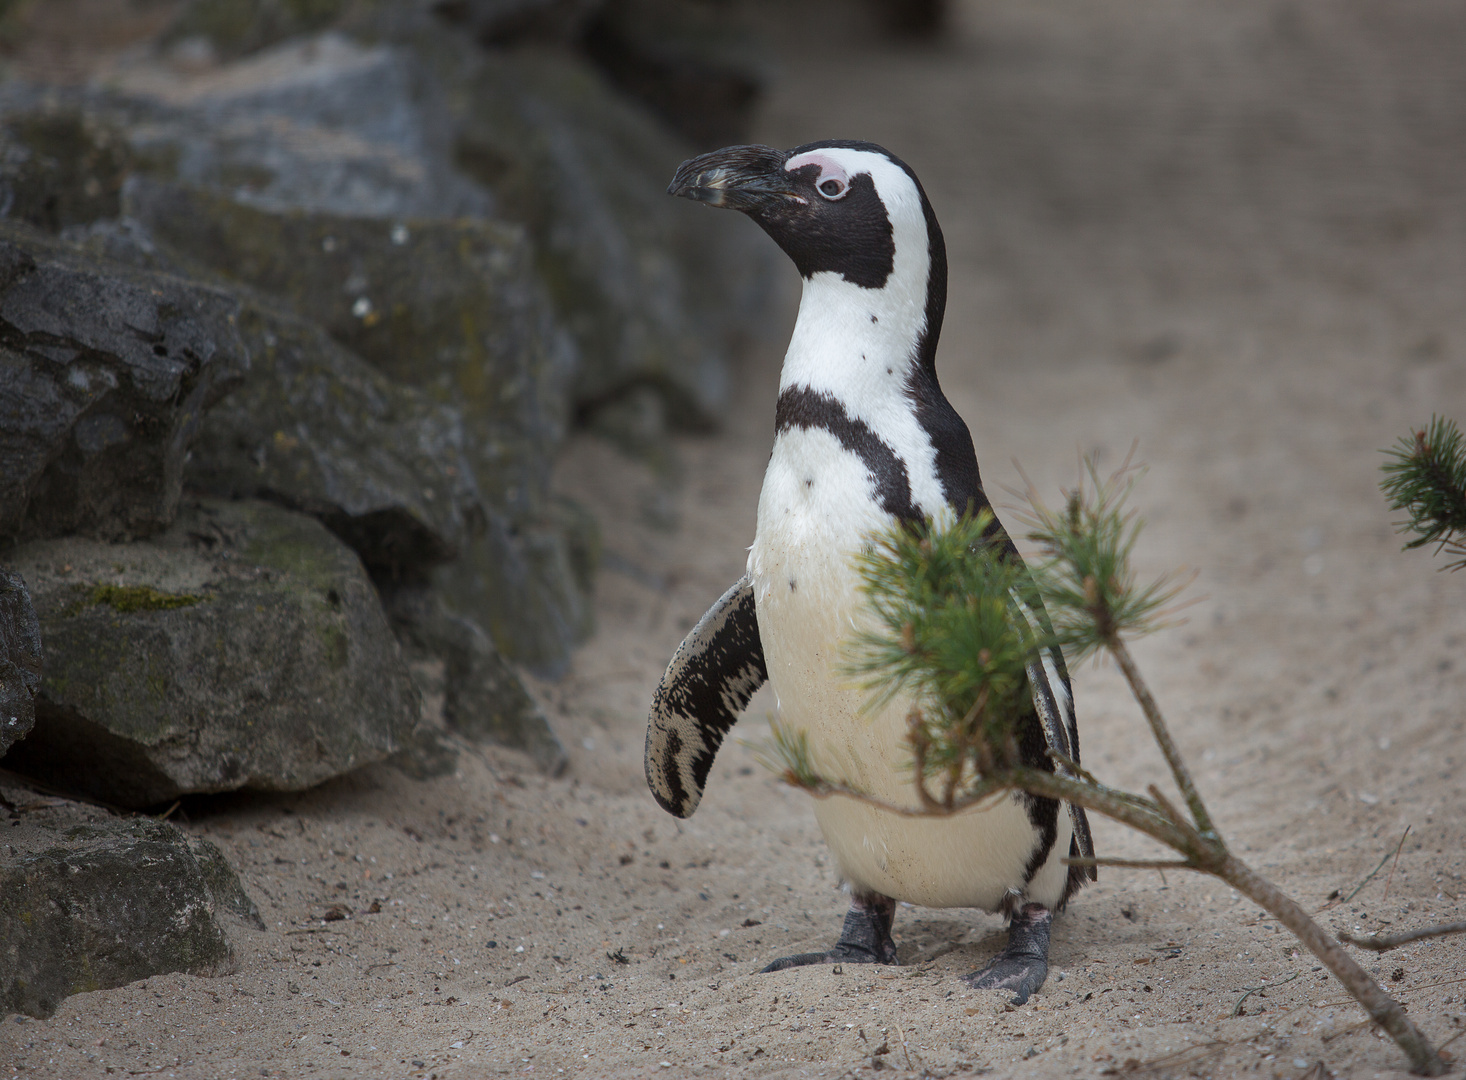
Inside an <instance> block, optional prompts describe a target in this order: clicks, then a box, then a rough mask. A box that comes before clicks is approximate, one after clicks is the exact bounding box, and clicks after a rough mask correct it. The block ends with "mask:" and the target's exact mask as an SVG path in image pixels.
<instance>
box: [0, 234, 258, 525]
mask: <svg viewBox="0 0 1466 1080" xmlns="http://www.w3.org/2000/svg"><path fill="white" fill-rule="evenodd" d="M238 311H239V305H238V303H237V301H236V300H235V299H234V297H232V296H231V295H229V294H228V293H227V292H223V291H220V290H218V289H214V288H210V287H208V286H206V285H200V284H194V283H192V282H188V281H184V280H182V279H180V278H176V277H172V276H170V275H165V274H156V273H149V272H146V271H142V270H138V269H136V268H134V267H130V266H125V265H123V264H121V263H116V262H112V261H110V260H107V259H102V258H96V257H93V256H90V255H87V254H84V253H81V252H78V251H76V250H74V249H73V248H70V247H69V246H66V245H63V244H61V243H59V242H57V241H55V240H53V239H51V238H48V237H45V236H42V235H41V234H39V233H37V232H35V231H34V230H32V229H30V228H28V227H26V226H24V225H19V224H15V223H5V222H0V385H3V386H4V387H5V388H6V393H5V395H4V404H3V412H0V461H3V462H4V468H3V469H0V538H7V537H16V536H19V537H25V538H29V537H39V536H55V535H61V534H65V533H69V532H78V531H79V532H85V533H87V534H89V535H92V536H97V537H102V538H106V539H120V538H126V537H135V536H146V535H148V534H150V533H153V532H157V531H158V530H160V529H163V528H165V527H167V525H168V524H169V522H171V521H172V520H173V515H174V512H175V511H176V509H177V505H178V499H179V496H180V494H181V491H182V483H183V462H184V458H185V457H186V455H187V453H188V449H189V446H190V444H191V443H192V441H193V437H194V435H195V434H196V433H197V431H198V424H199V420H200V418H201V417H202V415H203V413H204V411H205V410H206V409H207V408H208V407H209V406H210V405H212V404H213V403H214V402H215V401H217V400H218V399H219V398H220V397H221V396H222V395H223V394H224V393H226V392H227V391H228V390H229V389H230V388H231V387H232V386H234V385H236V384H237V383H238V381H239V380H240V379H241V377H242V376H243V374H244V372H245V371H246V370H247V369H248V366H249V356H248V354H247V353H246V352H245V350H244V347H243V344H242V342H241V341H240V339H239V333H238V329H237V326H236V321H235V320H236V316H237V314H238Z"/></svg>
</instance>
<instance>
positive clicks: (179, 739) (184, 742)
mask: <svg viewBox="0 0 1466 1080" xmlns="http://www.w3.org/2000/svg"><path fill="white" fill-rule="evenodd" d="M7 558H8V561H9V562H10V564H11V565H12V566H14V567H16V568H17V569H18V570H20V571H21V572H22V573H24V575H25V577H26V580H27V582H29V583H30V585H31V591H32V596H33V597H34V599H35V602H36V609H37V612H38V614H39V616H40V621H41V633H42V637H43V640H44V642H45V673H44V678H43V680H42V684H41V693H40V695H39V697H38V698H37V707H36V726H35V729H34V730H33V731H32V732H31V735H30V736H29V737H28V738H27V739H26V740H25V741H24V742H21V743H19V744H17V745H16V746H15V747H13V748H12V749H11V751H10V754H9V756H8V757H7V759H6V760H7V765H8V766H9V767H10V768H13V769H15V770H16V771H19V772H23V773H26V774H27V775H31V776H35V777H38V778H40V779H43V780H45V781H47V782H49V783H52V784H55V785H56V786H58V787H62V788H64V789H68V790H74V791H81V792H85V793H87V794H89V795H91V796H93V797H96V798H101V799H104V800H106V801H108V802H111V803H114V804H117V805H122V806H151V805H156V804H159V803H162V802H165V801H167V800H170V799H173V798H176V797H177V796H179V795H181V794H185V793H190V792H213V791H229V790H233V789H236V788H242V787H249V788H256V789H264V790H299V789H303V788H307V787H310V786H312V785H314V784H318V783H320V782H321V781H323V780H326V779H329V778H330V777H332V776H336V775H339V774H341V773H344V772H346V771H348V770H350V769H354V768H356V767H358V766H360V765H364V764H367V763H368V762H372V761H378V760H381V759H383V758H385V757H387V756H389V755H390V754H392V753H393V752H395V751H396V750H397V749H398V747H399V743H400V741H401V739H403V738H404V737H406V736H408V735H410V734H411V733H412V731H413V730H414V729H415V728H416V726H417V724H418V718H419V703H418V698H417V693H416V691H415V690H414V688H413V686H412V683H411V679H410V677H409V675H408V672H407V669H406V667H405V665H404V664H403V661H402V658H401V655H400V652H399V649H398V646H397V643H396V641H395V640H394V639H393V636H392V632H391V629H390V628H389V627H388V625H387V621H386V617H385V616H384V615H383V613H382V609H381V605H380V603H379V601H378V598H377V594H376V590H375V589H374V587H373V586H372V584H371V581H370V580H369V579H368V578H367V575H366V573H365V571H364V570H363V568H362V566H361V563H360V562H359V560H358V559H357V558H356V556H355V554H353V553H352V552H351V551H350V549H348V548H346V547H345V546H344V545H342V544H341V543H340V541H338V540H337V539H336V538H335V537H334V536H332V535H331V534H330V533H329V532H328V531H327V530H326V529H325V528H324V527H323V526H321V525H320V524H319V523H318V522H316V521H315V520H314V519H312V518H310V517H307V516H305V515H302V514H296V513H293V512H291V511H288V510H284V509H282V508H280V507H277V506H274V505H272V504H269V503H264V502H254V501H243V502H228V501H224V500H213V499H211V500H203V501H202V502H200V503H198V504H196V505H193V504H190V505H188V506H186V507H185V508H184V510H183V511H182V512H181V513H180V515H179V518H178V520H177V521H176V522H175V523H174V525H173V527H172V528H171V529H169V530H168V531H167V532H166V533H165V534H163V535H161V536H159V537H157V538H155V539H153V540H149V541H142V542H137V543H133V544H103V543H100V542H97V541H91V540H86V539H82V538H79V537H69V538H65V539H61V540H52V541H44V542H35V543H31V544H26V545H24V546H22V547H20V548H18V549H16V550H15V551H13V552H11V553H10V554H9V555H8V557H7Z"/></svg>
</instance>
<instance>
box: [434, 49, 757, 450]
mask: <svg viewBox="0 0 1466 1080" xmlns="http://www.w3.org/2000/svg"><path fill="white" fill-rule="evenodd" d="M418 47H419V48H420V49H422V50H423V52H424V54H425V55H433V56H436V58H437V63H436V65H435V68H436V70H438V71H440V72H441V73H443V77H444V79H445V80H446V81H447V82H448V84H449V86H450V89H451V90H452V93H451V94H450V95H449V99H450V101H451V102H453V103H454V104H455V105H456V106H457V108H458V109H459V112H458V125H459V137H458V144H457V152H458V161H459V163H460V165H461V166H462V167H463V168H464V169H465V170H466V171H467V172H469V173H470V174H471V175H473V176H474V177H476V178H478V179H479V180H480V181H481V182H483V183H484V184H485V185H487V186H488V187H490V188H492V189H493V191H494V192H495V194H496V196H497V197H498V200H499V205H500V209H501V211H502V213H503V214H504V215H505V216H507V217H511V218H513V219H514V220H517V221H522V222H524V223H526V224H527V225H528V226H529V229H530V232H531V235H532V236H533V238H534V240H535V242H536V245H537V247H538V250H539V258H540V270H541V273H542V275H543V276H544V280H545V282H546V284H547V286H548V288H549V290H550V295H551V297H552V299H553V301H554V303H555V307H556V310H557V311H558V312H559V313H560V316H561V318H562V320H563V321H564V323H565V325H566V326H568V327H569V328H570V330H571V331H572V333H574V334H575V336H576V340H577V341H578V343H579V345H580V350H581V367H580V372H579V374H578V376H577V380H576V390H575V396H576V404H577V409H578V410H579V413H580V414H581V415H582V416H586V415H588V414H591V413H594V411H595V410H596V409H598V408H600V407H602V406H604V405H606V404H607V403H609V402H611V401H614V400H615V399H617V398H618V397H619V396H620V395H623V394H626V393H628V392H630V391H632V390H633V389H635V388H637V387H640V386H643V385H650V386H652V387H654V388H655V389H656V390H657V391H658V392H659V393H660V394H661V395H662V396H663V398H664V399H665V400H666V402H667V405H668V408H667V413H668V416H669V418H670V419H671V422H672V423H673V424H674V425H675V426H678V427H682V428H689V429H696V428H699V427H707V426H710V425H712V424H714V423H716V419H717V414H718V411H719V409H720V408H721V407H722V405H723V403H724V402H725V400H726V397H727V391H728V363H729V357H730V355H731V353H732V352H733V351H734V350H735V349H736V347H737V344H738V342H739V340H740V339H741V338H742V337H743V336H746V335H748V334H749V333H750V329H749V328H750V327H755V326H758V325H759V323H758V320H757V319H756V318H755V314H754V313H755V312H756V311H758V310H759V308H758V304H759V301H760V299H761V298H763V296H764V289H765V288H766V287H767V281H768V277H767V273H766V271H767V268H768V266H769V262H768V259H767V258H766V257H765V256H764V255H763V254H762V253H761V250H760V248H759V246H758V245H757V244H755V243H754V241H755V240H756V239H758V238H757V237H756V236H754V235H753V234H754V232H756V230H746V231H745V230H740V229H738V228H735V227H733V226H737V225H746V224H747V223H746V222H738V221H728V220H725V219H727V218H728V217H729V215H722V217H721V218H720V217H716V216H714V215H712V214H698V213H696V212H694V213H691V214H688V213H683V212H682V211H683V210H684V209H691V210H693V211H697V210H699V209H701V208H698V207H684V206H679V205H678V201H677V200H673V199H669V198H667V196H666V187H667V182H668V180H669V178H670V177H671V175H672V172H673V171H674V170H675V169H676V167H677V165H678V163H680V162H681V161H682V160H683V159H684V158H686V157H688V156H690V151H689V150H688V148H687V146H686V145H685V144H683V143H681V142H679V141H678V140H677V139H675V138H673V137H671V136H670V135H669V134H668V133H667V132H666V131H665V130H664V129H663V128H662V127H660V126H659V125H658V124H657V123H656V121H655V120H654V119H653V118H651V117H650V116H648V115H647V114H646V113H645V112H644V111H642V110H641V109H638V108H637V107H636V106H635V105H633V104H632V103H631V102H630V101H628V100H627V99H626V98H624V97H623V96H622V95H621V94H620V93H618V92H617V91H616V90H615V89H614V88H613V87H611V86H609V85H608V83H607V81H606V79H605V78H604V77H603V76H602V75H600V74H599V73H598V72H597V71H596V69H594V68H593V67H591V66H590V65H588V64H586V63H584V62H581V61H577V60H575V59H574V58H571V57H567V56H565V55H563V54H560V53H557V52H553V51H548V50H528V49H524V50H519V51H517V52H515V53H512V54H493V55H490V54H484V55H482V56H477V57H463V56H461V55H459V54H457V53H455V51H454V50H453V49H452V48H451V47H450V45H449V44H447V43H440V44H439V45H437V46H435V47H436V48H438V50H439V52H438V53H436V54H433V53H431V51H430V49H431V48H432V47H434V46H431V45H430V44H429V43H426V42H420V43H419V45H418ZM425 62H426V61H425ZM755 333H756V332H755Z"/></svg>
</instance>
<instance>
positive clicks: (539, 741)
mask: <svg viewBox="0 0 1466 1080" xmlns="http://www.w3.org/2000/svg"><path fill="white" fill-rule="evenodd" d="M383 600H384V602H385V604H386V608H387V614H388V617H389V618H390V619H391V621H392V626H393V629H395V630H396V631H397V636H398V639H399V640H400V641H401V642H402V645H403V649H404V652H405V653H406V654H407V656H408V658H409V662H412V663H413V667H414V672H415V674H418V678H419V683H418V685H419V688H420V689H422V690H423V691H424V693H423V700H424V704H425V706H426V704H427V703H428V702H429V701H430V700H433V699H435V698H436V699H438V700H439V701H441V708H442V713H443V719H444V721H445V722H446V724H447V725H448V726H449V727H451V728H452V729H453V730H455V731H457V732H458V733H459V734H461V735H464V736H465V737H467V738H469V739H473V740H476V741H488V742H492V743H496V744H498V745H500V746H509V747H513V748H514V749H516V750H523V751H525V752H526V753H527V754H529V755H530V757H532V758H534V760H535V761H536V762H537V763H538V764H539V765H540V767H541V768H543V769H544V770H545V771H546V772H548V773H549V774H550V775H551V776H558V775H560V773H562V772H563V771H564V770H565V767H566V765H567V764H568V763H569V759H568V758H567V757H566V754H565V748H564V747H563V746H561V745H560V740H559V739H558V738H557V737H556V736H555V733H554V732H553V731H552V730H550V725H549V722H548V721H547V720H546V719H545V715H544V713H543V712H541V711H540V708H539V706H538V705H536V704H535V701H534V699H533V698H532V697H530V695H529V693H528V692H527V691H526V690H525V689H524V684H523V683H522V682H520V680H519V676H518V675H516V674H515V672H514V670H513V668H511V667H510V666H509V665H508V664H507V663H506V662H505V661H504V658H503V657H502V656H500V655H499V651H498V650H497V649H496V648H495V647H494V643H493V640H492V639H491V638H490V637H489V635H488V634H486V633H484V631H483V630H482V629H480V628H479V626H478V625H477V624H476V623H474V622H473V621H472V620H469V619H465V618H463V617H461V616H457V615H454V614H452V613H451V612H450V611H448V609H447V608H446V607H445V606H444V605H443V601H442V598H441V597H440V596H439V595H438V594H437V593H436V592H434V591H433V590H431V589H427V588H423V587H421V586H412V585H409V586H404V587H400V588H397V589H393V590H390V591H388V592H387V593H386V595H385V596H384V597H383ZM435 662H436V663H435Z"/></svg>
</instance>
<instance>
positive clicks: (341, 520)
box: [188, 304, 488, 580]
mask: <svg viewBox="0 0 1466 1080" xmlns="http://www.w3.org/2000/svg"><path fill="white" fill-rule="evenodd" d="M240 331H241V334H242V335H243V337H244V340H245V342H246V343H247V344H248V346H249V349H250V352H251V355H252V357H253V365H252V369H251V371H250V374H249V377H248V379H246V381H245V383H244V385H243V386H241V387H240V388H239V389H238V390H236V391H235V392H234V393H232V394H231V395H229V397H227V398H225V399H224V401H222V402H221V403H220V404H219V405H217V406H215V407H214V409H213V410H212V411H211V412H210V413H209V415H208V418H207V419H206V421H205V423H204V426H203V430H202V432H201V433H200V435H199V439H198V443H197V444H196V445H195V447H194V451H193V455H192V457H191V458H190V461H189V466H188V482H189V484H190V486H191V487H193V488H197V489H199V490H202V491H207V492H211V493H214V494H218V495H226V496H229V497H232V498H242V497H253V498H264V499H269V500H271V501H273V502H278V503H280V504H282V505H284V506H287V507H290V508H291V509H295V510H299V511H302V512H304V513H307V514H310V515H312V516H313V517H315V518H317V519H318V520H319V521H320V522H321V523H322V524H324V525H325V526H326V527H327V528H329V529H330V530H331V531H332V532H333V533H335V534H336V535H337V536H338V537H340V538H341V539H342V540H343V541H345V542H346V543H347V544H348V545H349V546H350V547H351V548H352V549H353V550H355V551H356V553H357V555H359V556H360V557H361V560H362V562H363V563H365V564H366V567H367V569H368V571H370V572H371V574H372V575H373V577H375V578H377V579H379V580H399V579H405V578H420V577H423V576H425V575H426V574H427V573H428V571H429V570H431V569H432V568H433V567H434V566H437V565H438V564H440V563H443V562H447V561H449V560H451V559H454V558H457V557H458V556H459V555H460V554H461V553H462V552H463V551H464V550H466V549H467V548H468V546H469V545H470V544H471V543H473V541H474V539H475V538H476V537H478V536H479V535H481V534H482V533H483V532H484V530H485V528H486V527H487V515H488V510H487V509H486V508H485V506H484V503H483V499H482V496H481V495H480V493H479V490H478V481H477V473H476V471H475V468H474V463H473V461H472V459H471V458H470V448H471V445H472V440H471V439H470V437H469V434H468V430H467V425H466V424H465V422H464V418H463V413H462V411H461V410H459V409H457V408H455V407H453V406H452V405H446V404H439V403H436V402H434V401H431V400H429V399H428V397H427V395H425V394H424V393H423V392H422V391H420V390H417V389H415V388H413V387H410V386H402V385H400V384H398V383H394V382H392V381H391V380H390V379H388V378H387V377H386V376H384V375H383V374H382V373H381V372H380V371H377V370H376V369H374V368H373V367H371V366H370V365H369V364H365V363H363V362H362V361H361V360H360V359H359V358H358V357H356V356H355V355H353V354H352V353H351V352H349V351H348V350H346V349H344V348H342V346H341V345H339V344H337V343H336V342H335V341H333V340H332V339H331V337H330V336H329V335H328V334H327V333H326V332H325V331H324V330H322V329H321V328H320V327H319V326H317V325H316V324H314V323H310V322H306V321H305V320H303V319H300V318H298V317H296V316H293V315H290V314H288V313H284V312H278V311H273V310H270V309H269V308H266V307H263V306H257V305H253V304H251V305H247V306H246V307H245V310H244V313H243V315H242V316H241V319H240Z"/></svg>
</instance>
